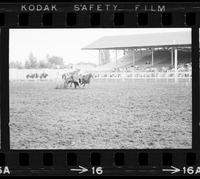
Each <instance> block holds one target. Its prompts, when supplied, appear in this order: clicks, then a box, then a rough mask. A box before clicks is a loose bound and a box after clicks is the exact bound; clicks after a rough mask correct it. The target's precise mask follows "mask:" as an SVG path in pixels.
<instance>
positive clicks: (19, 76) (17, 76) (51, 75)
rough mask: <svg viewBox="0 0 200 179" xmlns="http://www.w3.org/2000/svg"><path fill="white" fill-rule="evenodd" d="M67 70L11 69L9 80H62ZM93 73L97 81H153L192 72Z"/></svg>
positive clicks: (187, 75)
mask: <svg viewBox="0 0 200 179" xmlns="http://www.w3.org/2000/svg"><path fill="white" fill-rule="evenodd" d="M43 71H44V72H45V73H47V74H48V77H47V78H46V79H42V80H41V79H27V78H26V75H27V74H29V73H38V74H40V73H42V72H43ZM65 72H66V71H65V70H57V69H49V70H47V69H45V70H24V69H23V70H13V69H10V72H9V79H10V80H11V81H15V80H23V81H24V80H25V81H31V80H32V81H43V80H44V81H46V80H50V81H51V80H53V81H55V80H56V81H57V80H62V74H64V73H65ZM87 73H92V74H93V76H94V78H95V79H143V78H144V79H147V78H148V79H149V78H150V79H151V78H155V79H157V78H167V79H170V78H191V77H192V72H190V71H189V72H177V73H175V72H89V71H88V72H87Z"/></svg>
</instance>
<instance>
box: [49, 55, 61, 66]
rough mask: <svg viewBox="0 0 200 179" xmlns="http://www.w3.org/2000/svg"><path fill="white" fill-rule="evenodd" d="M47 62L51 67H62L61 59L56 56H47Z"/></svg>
mask: <svg viewBox="0 0 200 179" xmlns="http://www.w3.org/2000/svg"><path fill="white" fill-rule="evenodd" d="M47 61H48V63H49V64H50V65H51V66H60V67H62V66H63V65H64V61H63V58H61V57H58V56H51V57H50V56H49V55H47Z"/></svg>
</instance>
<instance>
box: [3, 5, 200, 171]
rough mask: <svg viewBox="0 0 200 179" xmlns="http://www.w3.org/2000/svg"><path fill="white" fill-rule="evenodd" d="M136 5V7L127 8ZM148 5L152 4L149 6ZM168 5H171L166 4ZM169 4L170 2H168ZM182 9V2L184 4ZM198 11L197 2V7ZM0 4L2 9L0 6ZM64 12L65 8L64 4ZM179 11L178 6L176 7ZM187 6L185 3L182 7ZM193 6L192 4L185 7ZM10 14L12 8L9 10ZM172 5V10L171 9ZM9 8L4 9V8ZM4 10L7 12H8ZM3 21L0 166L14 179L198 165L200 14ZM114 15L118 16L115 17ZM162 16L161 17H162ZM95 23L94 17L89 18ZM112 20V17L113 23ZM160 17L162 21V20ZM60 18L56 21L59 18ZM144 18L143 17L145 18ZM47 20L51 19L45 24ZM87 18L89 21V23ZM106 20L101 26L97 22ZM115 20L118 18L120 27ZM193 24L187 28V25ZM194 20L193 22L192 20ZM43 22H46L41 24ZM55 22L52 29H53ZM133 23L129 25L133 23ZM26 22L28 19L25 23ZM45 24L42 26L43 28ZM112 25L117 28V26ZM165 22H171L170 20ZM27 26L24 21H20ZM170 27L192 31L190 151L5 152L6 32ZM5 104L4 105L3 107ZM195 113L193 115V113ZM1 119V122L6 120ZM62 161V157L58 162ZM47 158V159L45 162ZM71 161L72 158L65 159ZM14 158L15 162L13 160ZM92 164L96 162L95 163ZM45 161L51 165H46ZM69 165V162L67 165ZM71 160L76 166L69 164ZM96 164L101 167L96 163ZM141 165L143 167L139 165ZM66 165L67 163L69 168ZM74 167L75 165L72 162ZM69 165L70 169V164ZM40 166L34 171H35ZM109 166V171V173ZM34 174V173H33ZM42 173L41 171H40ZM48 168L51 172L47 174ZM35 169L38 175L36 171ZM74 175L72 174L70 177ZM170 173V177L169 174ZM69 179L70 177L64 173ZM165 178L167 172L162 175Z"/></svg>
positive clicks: (9, 17) (11, 16)
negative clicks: (80, 169)
mask: <svg viewBox="0 0 200 179" xmlns="http://www.w3.org/2000/svg"><path fill="white" fill-rule="evenodd" d="M129 4H135V3H129ZM150 4H151V3H150ZM169 4H170V3H169ZM172 4H173V3H172ZM186 4H187V3H186ZM197 4H198V5H199V6H200V3H197ZM0 5H1V4H0ZM65 5H66V7H68V6H69V5H70V4H67V3H65ZM176 5H177V6H178V7H182V6H184V5H183V4H182V5H180V4H178V3H177V4H176ZM187 5H188V4H187ZM190 5H191V6H192V4H190ZM12 6H13V7H14V9H15V8H16V7H17V5H16V4H13V5H12ZM171 6H174V4H173V5H171ZM8 7H9V6H8ZM8 9H9V8H8ZM1 14H2V13H1V12H0V19H1V18H2V17H1V16H3V18H4V20H3V21H4V24H3V25H2V24H1V23H0V27H1V43H0V48H1V51H0V52H1V53H0V55H1V58H2V59H7V61H6V60H1V76H0V77H1V84H6V85H1V95H2V96H1V104H4V105H2V109H1V111H6V113H4V112H2V113H1V118H3V119H4V120H2V121H1V134H2V135H1V136H2V137H1V138H2V142H1V143H2V146H1V150H0V159H2V160H1V161H0V162H1V163H2V164H1V163H0V166H4V165H9V166H11V167H12V166H14V167H15V169H14V170H13V173H14V172H15V173H14V175H21V174H23V175H29V174H30V173H31V172H32V174H33V175H37V174H38V172H39V173H40V174H42V173H43V174H44V175H48V174H50V175H60V174H61V173H62V175H68V174H67V173H66V171H67V169H69V167H71V166H78V165H80V164H81V165H83V166H89V167H90V168H91V166H99V164H100V165H101V166H103V167H105V168H108V169H109V168H110V170H108V171H107V172H106V171H105V172H104V174H105V175H129V174H133V173H134V175H141V173H140V174H139V173H138V172H137V171H138V170H142V174H143V175H149V174H150V173H154V172H155V173H154V174H156V175H163V174H164V173H163V172H162V170H161V169H162V168H163V166H170V165H175V166H182V165H183V164H185V165H187V166H191V165H192V166H198V165H199V163H198V162H199V161H200V154H199V153H200V142H199V141H200V129H199V28H200V11H196V10H194V9H192V8H191V9H190V10H187V11H186V12H184V10H181V11H180V12H179V11H175V12H174V10H169V11H167V12H164V13H161V12H157V13H155V12H143V11H140V12H130V11H129V10H124V11H120V12H101V13H98V12H83V13H77V12H76V13H74V12H71V11H69V12H68V13H65V12H58V13H56V14H55V13H40V12H34V13H29V12H28V13H24V12H23V13H21V12H16V11H13V12H5V13H3V14H4V15H1ZM69 14H70V16H72V18H73V16H75V19H76V23H75V24H73V23H72V25H68V24H67V17H68V15H69ZM99 14H100V19H99V23H100V25H93V24H92V21H94V19H96V18H97V19H98V18H99ZM116 14H117V15H116ZM163 14H164V15H163ZM27 15H28V22H30V23H29V24H28V25H23V23H24V22H23V23H22V24H20V22H19V20H18V19H20V18H22V21H23V19H24V18H25V19H26V18H27ZM93 16H94V17H95V18H94V17H93ZM116 16H117V18H116ZM163 16H164V18H163ZM58 17H61V18H58ZM146 17H147V18H146ZM49 18H50V20H49ZM92 18H94V19H93V20H92ZM104 18H105V19H106V21H103V20H102V19H104ZM115 18H116V19H120V20H119V22H118V20H115ZM143 18H144V19H147V23H145V24H142V25H141V24H140V23H139V21H143V20H140V19H143ZM187 18H188V19H193V20H192V21H193V22H192V24H188V23H187V21H188V22H190V20H187ZM194 18H195V20H194ZM45 19H46V20H45ZM56 19H57V20H58V21H57V24H55V22H56ZM133 19H134V20H133ZM163 19H165V21H166V23H168V20H167V19H171V24H170V23H169V24H167V25H163V24H162V21H163ZM25 21H27V19H26V20H25ZM44 21H47V22H45V23H46V24H44ZM115 21H116V22H117V24H116V22H115ZM169 21H170V20H169ZM102 23H103V24H102ZM25 24H26V22H25ZM61 27H62V28H86V27H87V28H99V27H104V28H109V27H110V28H138V27H140V28H149V27H152V28H154V27H157V28H160V27H161V28H172V27H184V28H186V27H187V28H191V31H192V36H191V37H192V38H191V39H192V108H193V111H192V112H193V113H192V149H177V150H176V149H144V150H143V149H130V150H124V149H122V150H10V145H9V141H10V137H9V135H8V134H9V125H8V122H9V100H8V96H9V88H8V81H9V79H8V77H9V74H8V69H9V68H7V70H6V67H9V66H8V61H9V54H8V52H9V41H8V40H9V29H10V28H61ZM5 101H6V102H5ZM194 111H195V112H194ZM5 119H6V120H5ZM63 156H64V157H63ZM45 158H46V159H45ZM70 158H71V159H70ZM13 159H15V160H13ZM94 159H95V160H94ZM48 160H50V161H48ZM68 160H69V161H68ZM75 160H76V162H74V161H75ZM96 160H97V161H98V160H100V163H98V162H96ZM141 160H142V162H141ZM70 162H71V163H70ZM73 162H74V163H73ZM69 163H70V164H69ZM38 166H39V169H38ZM112 167H113V168H112ZM34 169H35V170H36V171H35V173H34ZM45 169H46V170H45ZM52 169H53V170H54V171H52ZM38 170H39V171H38ZM74 174H75V175H76V173H74ZM168 174H169V173H168ZM69 175H73V173H71V172H70V173H69ZM166 175H167V173H166Z"/></svg>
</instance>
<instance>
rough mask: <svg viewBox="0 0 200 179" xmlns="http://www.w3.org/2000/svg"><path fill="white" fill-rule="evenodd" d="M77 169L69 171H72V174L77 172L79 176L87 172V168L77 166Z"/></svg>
mask: <svg viewBox="0 0 200 179" xmlns="http://www.w3.org/2000/svg"><path fill="white" fill-rule="evenodd" d="M78 167H79V168H72V169H70V170H71V171H73V172H78V173H79V174H81V173H85V172H87V171H88V169H87V168H85V167H82V166H80V165H79V166H78Z"/></svg>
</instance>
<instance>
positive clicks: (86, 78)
mask: <svg viewBox="0 0 200 179" xmlns="http://www.w3.org/2000/svg"><path fill="white" fill-rule="evenodd" d="M92 77H93V76H92V73H89V74H87V75H83V76H82V78H80V79H79V82H80V84H81V85H83V87H85V85H86V84H89V83H90V79H91V78H92Z"/></svg>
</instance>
